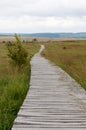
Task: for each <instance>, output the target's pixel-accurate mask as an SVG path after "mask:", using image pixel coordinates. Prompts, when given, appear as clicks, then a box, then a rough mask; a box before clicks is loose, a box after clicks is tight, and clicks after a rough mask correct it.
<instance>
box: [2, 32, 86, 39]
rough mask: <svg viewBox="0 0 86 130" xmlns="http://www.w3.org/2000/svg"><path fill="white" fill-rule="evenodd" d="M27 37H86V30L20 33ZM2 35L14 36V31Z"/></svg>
mask: <svg viewBox="0 0 86 130" xmlns="http://www.w3.org/2000/svg"><path fill="white" fill-rule="evenodd" d="M18 34H19V35H20V36H25V37H48V38H86V32H79V33H31V34H30V33H18ZM0 36H14V33H0Z"/></svg>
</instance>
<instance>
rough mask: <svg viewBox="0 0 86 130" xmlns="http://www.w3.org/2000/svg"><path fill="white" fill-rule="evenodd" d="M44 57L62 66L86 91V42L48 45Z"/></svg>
mask: <svg viewBox="0 0 86 130" xmlns="http://www.w3.org/2000/svg"><path fill="white" fill-rule="evenodd" d="M42 55H43V56H44V57H46V58H47V59H49V60H51V61H52V62H53V63H54V64H55V65H58V66H60V67H61V68H62V69H63V70H65V71H66V72H67V73H69V74H70V75H71V76H72V77H73V78H74V79H75V80H76V81H77V82H78V83H80V84H81V86H82V87H83V88H85V89H86V41H65V42H56V43H46V44H45V50H44V51H43V53H42Z"/></svg>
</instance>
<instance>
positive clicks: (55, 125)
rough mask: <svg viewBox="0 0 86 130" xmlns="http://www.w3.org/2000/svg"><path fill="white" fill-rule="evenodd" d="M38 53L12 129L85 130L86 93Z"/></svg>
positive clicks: (33, 60)
mask: <svg viewBox="0 0 86 130" xmlns="http://www.w3.org/2000/svg"><path fill="white" fill-rule="evenodd" d="M42 49H43V46H41V50H40V52H41V51H42ZM40 52H39V53H37V54H36V55H35V56H34V57H33V58H32V60H31V81H30V90H29V92H28V94H27V96H26V99H25V101H24V103H23V105H22V106H21V108H20V111H19V113H18V116H17V118H16V119H15V121H14V125H13V128H12V130H86V92H85V91H84V89H82V88H81V87H80V85H79V84H77V83H76V82H75V81H74V80H73V79H72V78H71V77H70V76H69V75H68V74H67V73H66V72H64V71H63V70H61V69H60V68H59V67H56V66H54V65H53V64H51V63H49V61H48V60H46V59H45V58H43V57H41V55H40Z"/></svg>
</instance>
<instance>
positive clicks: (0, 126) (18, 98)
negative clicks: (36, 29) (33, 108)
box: [0, 44, 39, 130]
mask: <svg viewBox="0 0 86 130" xmlns="http://www.w3.org/2000/svg"><path fill="white" fill-rule="evenodd" d="M24 46H26V48H27V50H28V53H29V61H28V65H27V66H26V67H25V68H24V69H23V70H22V72H21V73H18V72H16V70H15V69H14V68H13V67H11V66H10V64H9V58H8V56H7V48H6V46H5V44H0V130H10V129H11V127H12V125H13V121H14V119H15V117H16V115H17V112H18V110H19V108H20V106H21V104H22V102H23V100H24V98H25V96H26V94H27V91H28V89H29V80H30V58H31V57H32V56H33V55H34V54H35V53H36V52H37V51H38V49H39V45H37V44H25V45H24Z"/></svg>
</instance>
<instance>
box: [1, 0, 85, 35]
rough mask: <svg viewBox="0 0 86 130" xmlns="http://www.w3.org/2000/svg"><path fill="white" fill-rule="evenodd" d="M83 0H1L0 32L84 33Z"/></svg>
mask: <svg viewBox="0 0 86 130" xmlns="http://www.w3.org/2000/svg"><path fill="white" fill-rule="evenodd" d="M85 31H86V0H0V32H1V33H2V32H9V33H11V32H13V33H15V32H16V33H19V32H20V33H35V32H85Z"/></svg>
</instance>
